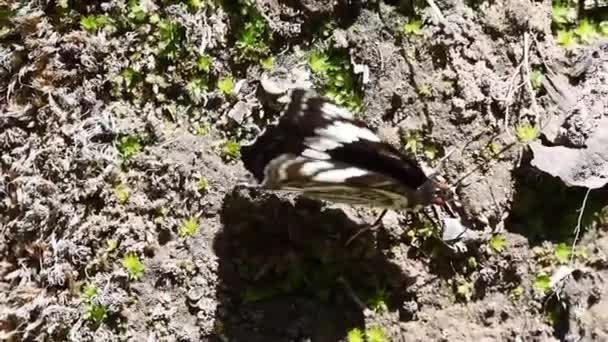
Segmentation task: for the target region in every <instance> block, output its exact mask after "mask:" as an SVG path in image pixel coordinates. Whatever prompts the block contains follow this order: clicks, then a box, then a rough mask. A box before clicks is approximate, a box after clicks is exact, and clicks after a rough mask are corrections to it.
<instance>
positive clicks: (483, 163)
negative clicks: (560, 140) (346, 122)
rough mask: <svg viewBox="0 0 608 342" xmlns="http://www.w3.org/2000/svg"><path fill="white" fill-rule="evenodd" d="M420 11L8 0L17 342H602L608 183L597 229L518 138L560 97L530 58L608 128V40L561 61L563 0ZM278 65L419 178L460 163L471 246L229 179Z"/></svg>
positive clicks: (3, 191) (12, 294) (6, 265)
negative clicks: (555, 279)
mask: <svg viewBox="0 0 608 342" xmlns="http://www.w3.org/2000/svg"><path fill="white" fill-rule="evenodd" d="M405 3H406V2H403V1H365V0H361V1H333V2H328V1H317V0H305V1H304V0H301V1H298V0H293V1H277V0H258V1H247V0H245V1H243V0H240V1H212V0H188V1H179V0H141V1H139V0H128V1H127V0H108V1H84V2H81V1H72V0H56V1H53V0H35V1H16V2H13V1H0V42H1V45H0V66H1V68H0V78H1V79H2V80H1V82H0V256H1V261H0V338H1V339H2V340H7V341H201V340H204V341H207V340H209V341H247V342H255V341H265V342H268V341H347V340H348V339H350V340H351V341H354V338H355V336H356V335H357V333H358V332H360V333H361V336H365V335H366V332H367V340H368V341H371V340H372V337H374V336H375V337H378V336H379V335H381V336H384V340H386V341H474V340H483V341H559V340H567V341H574V340H584V341H606V340H608V328H607V327H608V317H607V316H606V312H607V310H608V284H607V283H608V234H607V230H608V209H607V208H608V207H607V205H608V196H606V188H605V187H604V189H596V190H594V191H592V192H591V193H590V195H589V198H588V200H587V202H586V207H585V210H584V211H583V214H582V215H581V217H580V218H579V213H580V211H581V210H580V208H581V204H582V202H583V198H584V197H585V194H586V191H585V189H580V188H567V187H566V186H565V185H564V184H562V183H561V182H560V181H559V180H558V179H555V178H552V177H550V176H547V175H546V174H543V173H542V172H540V171H539V170H536V169H534V168H533V167H531V166H530V162H529V161H530V158H531V157H530V150H529V148H528V147H527V146H526V144H525V143H522V142H521V141H518V140H517V135H518V132H517V128H518V127H522V125H524V124H526V123H531V124H532V125H542V124H544V123H546V122H547V121H550V119H551V118H552V117H556V116H559V111H560V105H561V104H562V103H560V102H559V101H558V100H556V98H555V96H552V95H555V94H554V93H552V92H550V91H548V90H547V89H546V88H548V85H547V83H546V80H545V81H544V82H542V84H543V85H541V84H535V87H534V89H532V88H531V87H530V88H529V87H528V83H527V82H526V77H529V76H530V75H528V74H527V73H526V69H528V68H529V69H530V70H531V71H540V72H542V73H543V74H544V75H549V76H547V77H550V75H561V77H565V79H566V80H567V81H568V83H569V84H570V86H571V87H572V88H573V89H577V91H579V92H580V93H581V94H584V95H583V96H582V97H581V99H582V100H580V101H583V102H584V101H586V103H591V105H590V106H591V107H590V108H592V109H593V111H594V113H593V115H588V113H587V114H585V115H587V116H585V117H584V120H600V119H601V118H602V117H606V116H608V111H607V110H606V108H608V104H607V102H608V97H606V96H599V95H598V96H594V94H606V82H605V79H606V76H605V73H603V72H605V71H606V69H605V65H606V64H603V69H602V63H606V61H608V49H606V48H605V46H606V45H601V47H600V48H598V45H594V46H589V47H586V46H579V47H576V48H572V49H564V48H562V47H560V46H558V45H557V43H556V40H555V37H554V35H553V32H552V30H551V25H552V23H551V2H550V1H532V0H507V1H499V2H494V1H463V0H442V1H437V5H438V7H439V9H440V11H441V16H438V13H437V12H436V11H434V10H433V9H432V8H431V7H428V6H426V4H423V3H421V4H418V3H417V4H416V6H415V15H413V14H412V13H409V14H407V13H406V12H407V11H408V8H407V7H408V6H405V5H404V4H405ZM409 10H410V11H411V10H412V9H411V8H409ZM406 23H407V24H408V26H407V27H405V26H404V24H406ZM525 43H527V45H526V44H525ZM603 44H605V42H604V43H603ZM592 49H595V50H592ZM314 53H317V54H316V55H314ZM324 54H325V55H324ZM311 56H313V57H311ZM581 56H582V57H584V56H593V57H589V58H591V62H590V60H589V59H585V60H584V63H586V64H585V65H586V66H585V68H586V69H585V70H591V69H593V70H595V72H584V70H583V71H580V70H581V69H580V65H581V64H580V63H581ZM593 58H595V59H593ZM523 60H526V61H527V62H528V63H527V64H526V65H522V61H523ZM313 62H316V64H315V65H314V66H313V65H311V64H313ZM590 63H591V64H593V63H595V64H593V65H595V67H593V68H591V69H589V65H590ZM598 65H599V66H598ZM572 70H575V71H576V70H578V71H577V72H573V71H572ZM598 70H599V71H598ZM355 71H356V72H355ZM528 71H529V70H528ZM268 75H272V76H273V77H283V81H284V82H283V83H282V84H283V85H284V84H289V85H291V86H294V85H297V86H302V85H306V86H312V87H313V88H315V89H316V90H317V91H319V92H320V93H324V94H327V95H328V96H330V97H332V98H333V99H334V100H336V101H337V102H340V103H341V104H343V105H344V106H347V107H349V108H351V109H353V110H356V111H357V116H358V117H359V118H361V119H362V120H364V121H366V122H367V123H368V124H369V125H370V126H372V127H374V128H375V129H377V130H378V131H379V132H380V133H381V134H382V136H383V137H384V138H386V139H387V141H389V142H391V143H393V144H394V145H395V146H397V147H399V148H401V149H402V150H403V151H404V152H407V153H409V154H411V155H412V156H413V157H415V158H417V159H418V160H419V161H420V162H422V163H425V164H428V165H431V166H432V165H434V164H435V163H436V162H437V160H438V159H439V158H440V157H441V156H442V155H444V154H445V153H447V151H449V150H451V149H453V148H456V149H457V152H456V153H455V154H454V155H453V156H452V157H451V158H450V159H449V160H448V161H447V162H446V163H445V167H444V168H443V169H442V173H443V174H444V176H445V178H447V179H448V181H451V182H456V181H457V180H461V179H462V181H461V182H460V183H459V184H458V186H457V195H458V197H459V199H460V201H461V203H462V207H461V208H460V211H459V213H460V215H461V216H462V219H463V222H466V225H467V226H469V227H470V228H471V229H472V230H474V231H476V232H477V233H478V234H477V236H478V238H476V239H474V240H472V241H468V242H467V243H466V246H465V247H466V249H464V250H460V249H458V250H456V249H453V248H449V246H447V245H446V244H445V243H443V242H442V241H440V240H439V239H438V238H437V234H436V233H434V232H433V230H434V229H435V228H434V225H433V224H432V223H431V222H429V221H428V220H427V219H426V218H424V217H422V216H421V217H418V216H414V215H408V214H406V213H401V212H390V213H389V214H388V215H387V216H386V217H385V219H384V221H383V223H384V227H383V228H382V229H378V230H374V231H368V232H366V233H365V234H362V235H361V236H360V237H359V238H357V239H356V240H355V241H354V242H353V243H352V244H350V245H348V246H345V242H346V241H347V240H348V239H349V237H351V236H352V235H353V234H354V233H355V232H357V231H358V230H359V229H360V228H361V226H362V225H363V224H365V222H370V221H372V220H373V219H374V215H375V214H377V213H378V210H375V209H373V208H353V207H349V206H344V205H336V204H332V203H321V202H318V201H313V200H309V199H305V198H301V197H299V196H295V195H284V194H280V193H271V192H263V191H259V190H257V189H249V188H242V187H238V186H236V185H237V184H238V183H239V182H241V181H243V179H247V177H249V176H248V175H247V172H246V171H245V169H244V168H243V166H242V164H241V163H240V161H239V156H238V154H239V150H238V146H239V144H244V143H247V142H249V141H251V140H253V139H254V138H255V136H256V134H258V133H259V132H260V131H262V130H263V129H264V128H265V127H266V126H267V125H268V124H270V123H272V122H273V121H275V120H276V118H277V116H278V115H279V113H280V109H281V105H280V103H278V102H277V101H276V100H277V98H276V96H272V95H269V94H268V93H267V92H265V91H264V89H263V87H262V86H261V85H260V84H261V83H260V80H261V79H263V78H264V77H266V76H268ZM277 75H279V76H277ZM554 77H557V76H554ZM561 96H565V95H563V94H562V95H561ZM579 104H580V103H579ZM602 110H603V112H602ZM579 114H580V113H579V112H577V111H573V112H572V113H571V116H569V117H568V119H567V120H566V121H567V122H569V123H572V122H574V123H578V124H572V125H571V126H568V127H567V128H566V129H565V130H564V132H566V133H564V134H566V136H567V137H566V138H568V137H570V138H571V139H570V140H571V141H575V142H576V144H578V145H581V142H582V141H584V138H585V136H586V135H585V134H586V133H585V131H584V130H585V129H586V127H587V128H588V127H594V124H593V123H592V122H591V121H584V120H583V121H581V120H582V119H581V117H577V115H579ZM580 115H582V114H580ZM585 123H586V124H585ZM537 139H538V140H539V141H540V140H542V139H546V138H543V137H542V136H541V137H539V138H537ZM520 140H521V139H520ZM566 140H568V139H566ZM573 144H574V143H573ZM576 144H574V145H576ZM582 145H584V144H582ZM508 146H509V147H510V148H505V147H508ZM503 149H504V152H503V151H502V150H503ZM499 152H500V153H499ZM473 166H474V167H475V168H472V167H473ZM469 171H471V173H470V174H467V175H466V177H464V178H463V176H464V175H465V173H467V172H469ZM579 221H580V227H581V233H580V238H579V239H578V240H577V241H576V242H577V243H576V246H575V247H574V248H572V246H573V243H574V241H575V240H574V239H575V234H574V229H575V227H576V226H577V223H578V222H579ZM127 256H128V257H127ZM565 266H567V267H568V270H569V272H568V274H569V275H570V276H569V277H566V278H564V279H562V280H561V281H560V282H559V286H554V287H551V286H550V285H552V284H551V280H552V278H551V277H552V276H554V275H555V274H556V273H559V272H561V271H559V270H560V267H565ZM370 331H374V332H375V335H374V334H372V333H369V332H370ZM379 332H381V333H379ZM374 341H380V340H377V339H376V340H374Z"/></svg>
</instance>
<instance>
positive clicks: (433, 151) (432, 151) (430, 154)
mask: <svg viewBox="0 0 608 342" xmlns="http://www.w3.org/2000/svg"><path fill="white" fill-rule="evenodd" d="M423 152H424V156H425V157H426V158H427V159H429V160H435V158H437V153H439V149H438V148H437V146H435V145H428V144H426V145H424V148H423Z"/></svg>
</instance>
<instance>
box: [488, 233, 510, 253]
mask: <svg viewBox="0 0 608 342" xmlns="http://www.w3.org/2000/svg"><path fill="white" fill-rule="evenodd" d="M506 242H507V240H506V239H505V236H504V235H502V234H495V235H492V237H491V238H490V241H489V243H488V245H489V247H490V250H491V251H492V252H495V253H502V252H503V251H504V250H505V246H506Z"/></svg>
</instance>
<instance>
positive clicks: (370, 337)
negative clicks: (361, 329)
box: [365, 326, 388, 342]
mask: <svg viewBox="0 0 608 342" xmlns="http://www.w3.org/2000/svg"><path fill="white" fill-rule="evenodd" d="M365 337H366V338H367V342H388V338H387V337H386V334H385V333H384V330H382V328H381V327H377V326H376V327H371V328H369V329H367V330H366V331H365Z"/></svg>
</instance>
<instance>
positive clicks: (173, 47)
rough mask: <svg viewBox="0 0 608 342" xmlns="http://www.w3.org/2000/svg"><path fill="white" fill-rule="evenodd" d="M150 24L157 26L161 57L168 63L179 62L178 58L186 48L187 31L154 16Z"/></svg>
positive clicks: (171, 22)
mask: <svg viewBox="0 0 608 342" xmlns="http://www.w3.org/2000/svg"><path fill="white" fill-rule="evenodd" d="M150 22H151V23H153V24H156V27H157V31H156V33H155V34H156V37H157V39H158V52H159V55H160V56H161V57H164V58H165V59H167V60H168V61H177V59H178V56H179V55H180V54H181V53H182V50H183V48H184V46H183V44H182V42H183V40H184V39H185V35H186V32H185V29H184V28H183V27H182V26H181V25H179V24H177V23H175V22H173V21H170V20H168V19H160V18H159V17H158V16H152V17H151V19H150Z"/></svg>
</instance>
